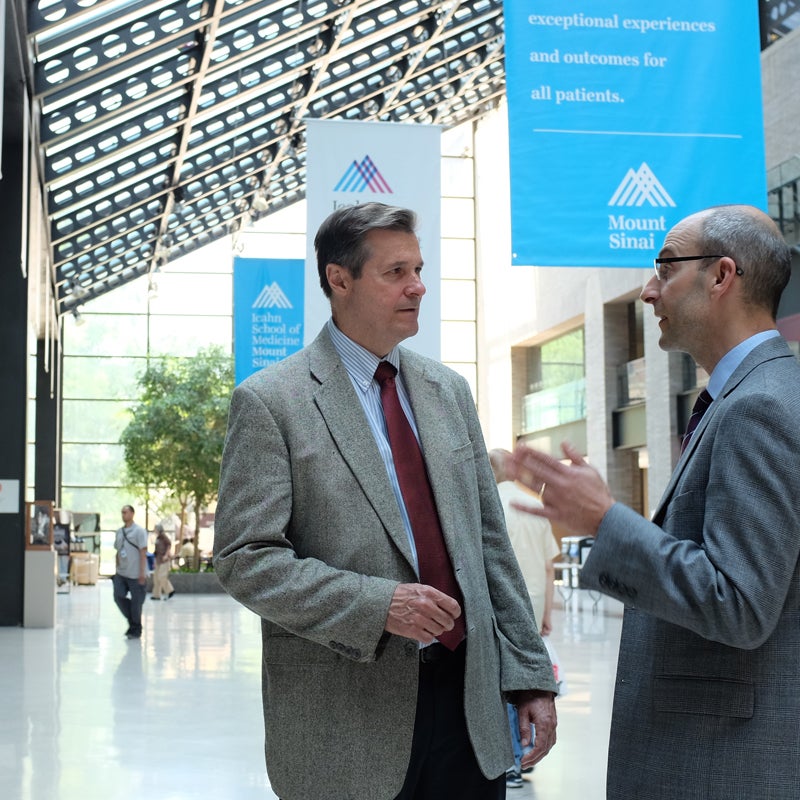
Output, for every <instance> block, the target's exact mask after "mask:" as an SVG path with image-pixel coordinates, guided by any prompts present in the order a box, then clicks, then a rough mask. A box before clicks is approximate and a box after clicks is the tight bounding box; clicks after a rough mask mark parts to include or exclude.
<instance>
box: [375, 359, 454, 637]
mask: <svg viewBox="0 0 800 800" xmlns="http://www.w3.org/2000/svg"><path fill="white" fill-rule="evenodd" d="M396 373H397V370H396V369H395V368H394V367H393V366H392V365H391V364H390V363H389V362H388V361H381V363H380V364H378V368H377V369H376V370H375V380H376V381H378V383H379V384H380V387H381V405H383V415H384V417H385V418H386V428H387V430H388V431H389V444H390V445H391V447H392V459H393V460H394V467H395V470H396V472H397V480H398V483H399V484H400V491H401V493H402V495H403V501H404V502H405V506H406V511H407V512H408V518H409V520H410V521H411V532H412V533H413V535H414V543H415V544H416V547H417V560H418V562H419V579H420V582H421V583H424V584H427V585H428V586H433V587H434V588H435V589H438V590H439V591H440V592H444V593H445V594H446V595H449V596H450V597H452V598H453V599H454V600H456V601H457V602H458V604H459V605H460V606H461V616H459V617H458V618H457V619H456V621H455V626H454V627H453V630H451V631H445V632H444V633H442V634H441V635H439V636H437V637H436V638H437V639H438V640H439V641H440V642H441V643H442V644H443V645H444V646H445V647H448V648H449V649H450V650H455V649H456V647H458V644H459V642H461V640H462V639H463V638H464V632H465V626H464V602H463V598H462V596H461V590H460V589H459V588H458V584H457V583H456V576H455V573H454V572H453V565H452V563H451V562H450V556H448V554H447V548H446V547H445V544H444V537H443V536H442V528H441V525H440V524H439V514H438V512H437V511H436V501H435V500H434V499H433V491H432V489H431V485H430V482H429V481H428V473H427V470H426V469H425V462H424V461H423V460H422V452H421V451H420V449H419V443H418V442H417V437H416V436H415V435H414V431H413V430H412V429H411V425H410V424H409V422H408V419H407V417H406V415H405V412H404V411H403V407H402V406H401V405H400V398H399V397H398V396H397V386H396V385H395V380H394V376H395V374H396Z"/></svg>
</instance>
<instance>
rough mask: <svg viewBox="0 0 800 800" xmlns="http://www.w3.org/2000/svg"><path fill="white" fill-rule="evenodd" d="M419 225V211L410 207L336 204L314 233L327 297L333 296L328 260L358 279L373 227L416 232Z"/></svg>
mask: <svg viewBox="0 0 800 800" xmlns="http://www.w3.org/2000/svg"><path fill="white" fill-rule="evenodd" d="M416 227H417V215H416V214H415V213H414V212H413V211H411V210H410V209H407V208H398V207H397V206H387V205H386V204H384V203H360V204H359V205H355V206H344V207H343V208H337V209H336V211H334V212H333V213H332V214H330V215H329V216H328V217H327V218H326V219H325V221H324V222H323V223H322V225H320V227H319V230H318V231H317V235H316V236H315V237H314V250H315V251H316V253H317V271H318V272H319V285H320V286H321V287H322V291H323V292H325V297H328V298H330V296H331V294H332V292H331V287H330V284H329V283H328V276H327V274H326V268H327V266H328V264H339V266H342V267H344V268H345V269H346V270H347V271H348V272H349V273H350V274H351V275H352V276H353V278H354V279H356V280H357V279H358V278H360V277H361V270H362V268H363V266H364V263H365V262H366V260H367V258H369V247H368V246H367V244H366V242H365V239H366V236H367V234H368V233H369V232H370V231H373V230H385V231H403V232H405V233H416Z"/></svg>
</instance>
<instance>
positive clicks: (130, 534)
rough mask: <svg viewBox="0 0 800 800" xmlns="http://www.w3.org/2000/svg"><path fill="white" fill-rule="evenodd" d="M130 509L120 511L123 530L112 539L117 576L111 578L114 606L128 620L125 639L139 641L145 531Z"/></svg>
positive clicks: (143, 586) (145, 576)
mask: <svg viewBox="0 0 800 800" xmlns="http://www.w3.org/2000/svg"><path fill="white" fill-rule="evenodd" d="M133 515H134V510H133V506H130V505H128V506H123V507H122V523H123V525H122V527H121V528H119V529H117V533H116V535H115V537H114V549H115V550H116V551H117V559H116V572H115V573H114V575H113V576H112V579H111V580H112V583H113V586H114V602H115V603H116V604H117V608H119V610H120V611H121V612H122V616H123V617H125V619H127V620H128V630H127V631H125V635H126V636H127V637H128V638H129V639H139V638H141V635H142V606H143V605H144V598H145V596H146V593H147V592H146V589H145V584H146V582H147V531H146V530H145V529H144V528H142V527H141V526H140V525H137V524H136V523H135V522H134V521H133Z"/></svg>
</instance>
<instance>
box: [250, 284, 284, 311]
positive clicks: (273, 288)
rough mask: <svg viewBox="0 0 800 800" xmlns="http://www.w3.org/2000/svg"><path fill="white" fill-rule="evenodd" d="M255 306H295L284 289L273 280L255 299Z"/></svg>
mask: <svg viewBox="0 0 800 800" xmlns="http://www.w3.org/2000/svg"><path fill="white" fill-rule="evenodd" d="M253 308H293V306H292V304H291V303H290V302H289V298H288V297H287V296H286V295H285V294H284V291H283V289H281V287H280V286H278V284H277V282H273V283H272V284H270V285H269V286H265V287H264V288H263V289H262V290H261V292H259V295H258V297H256V299H255V300H254V301H253Z"/></svg>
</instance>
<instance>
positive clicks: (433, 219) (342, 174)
mask: <svg viewBox="0 0 800 800" xmlns="http://www.w3.org/2000/svg"><path fill="white" fill-rule="evenodd" d="M306 124H307V135H306V143H307V148H308V149H307V151H306V175H307V177H306V199H307V208H308V212H307V213H308V227H307V228H306V230H307V231H308V237H307V238H308V243H307V250H306V280H305V324H304V332H305V344H308V343H309V342H310V341H312V340H313V339H314V338H315V337H316V335H317V333H319V330H320V328H321V327H322V326H323V325H324V324H325V322H326V320H327V319H328V317H329V316H330V303H329V301H328V299H327V298H326V297H325V295H324V294H323V292H322V289H321V288H320V285H319V274H318V272H317V261H316V256H315V254H314V236H315V235H316V232H317V229H318V228H319V226H320V225H321V223H322V221H323V220H324V219H325V218H326V217H327V216H328V215H329V214H330V213H331V212H332V211H335V210H336V209H337V208H340V207H341V206H348V205H357V204H359V203H370V202H379V203H386V204H387V205H391V206H402V207H404V208H410V209H411V210H412V211H415V212H416V214H417V217H418V229H417V233H418V235H419V241H420V249H421V250H422V258H423V261H424V263H425V266H424V268H423V271H422V280H423V283H424V284H425V287H426V289H427V292H426V293H425V297H424V298H423V299H422V306H421V309H420V316H419V333H417V335H416V336H414V337H413V338H411V339H407V340H406V341H405V342H404V343H403V344H404V345H405V346H406V347H409V348H411V349H413V350H415V351H417V352H418V353H421V354H423V355H426V356H430V357H431V358H435V359H437V360H438V359H439V358H441V327H442V315H441V266H440V258H441V232H440V228H441V223H440V214H441V128H439V127H438V126H436V125H410V124H403V123H394V122H351V121H347V120H327V119H326V120H322V119H307V120H306Z"/></svg>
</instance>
